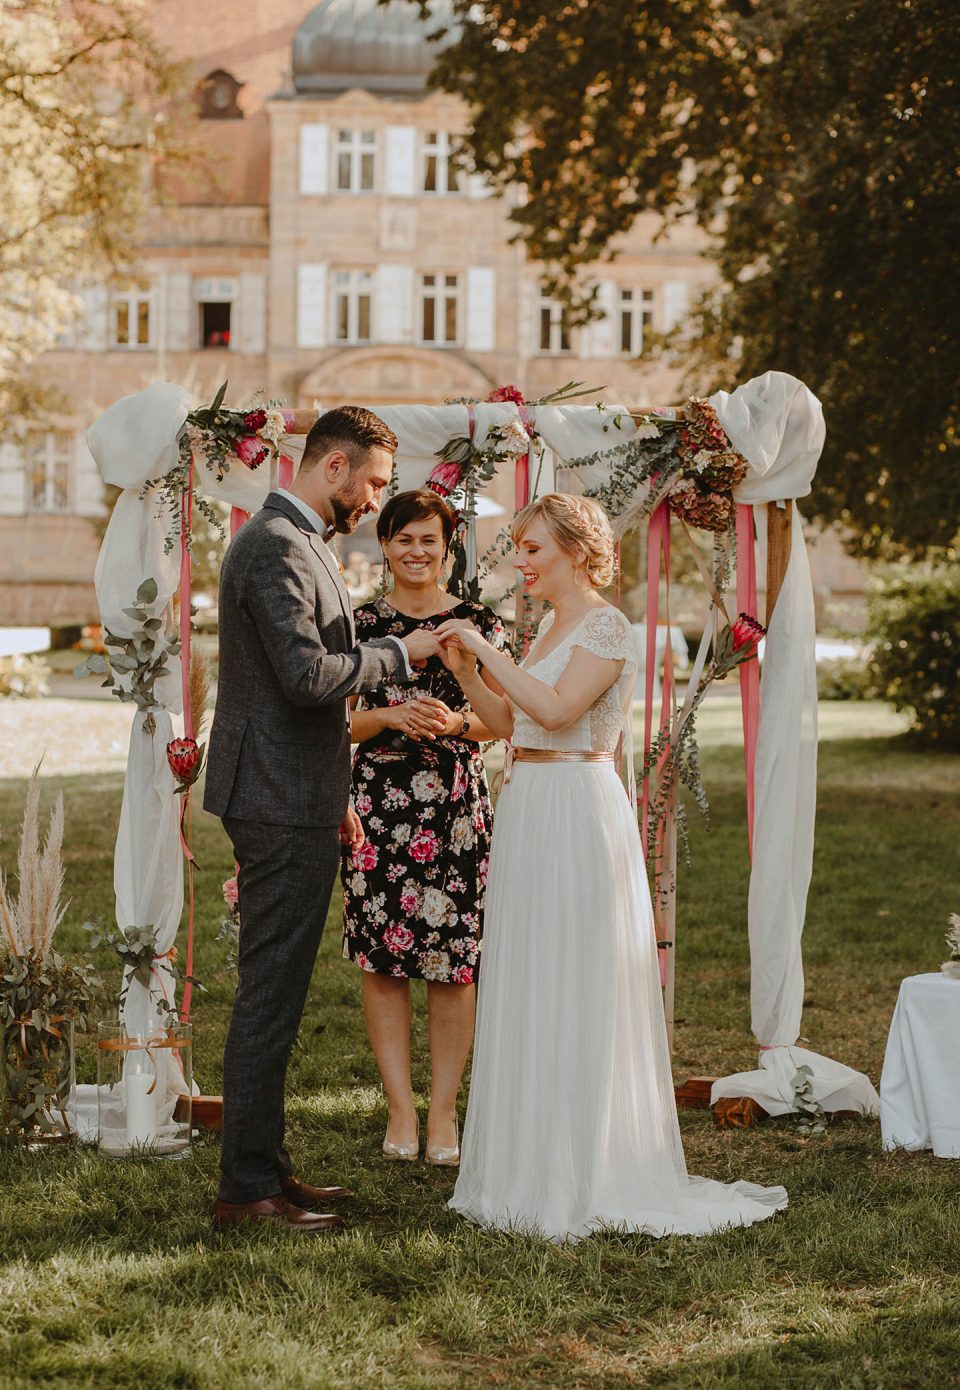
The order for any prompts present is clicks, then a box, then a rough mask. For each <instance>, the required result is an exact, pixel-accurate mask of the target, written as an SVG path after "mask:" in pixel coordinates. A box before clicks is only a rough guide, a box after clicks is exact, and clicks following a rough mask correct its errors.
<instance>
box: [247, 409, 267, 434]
mask: <svg viewBox="0 0 960 1390" xmlns="http://www.w3.org/2000/svg"><path fill="white" fill-rule="evenodd" d="M266 423H267V412H266V411H265V410H264V409H263V408H262V406H261V407H258V409H256V410H250V411H248V412H247V414H246V415H244V417H243V428H244V429H245V430H248V431H249V433H250V434H259V433H260V431H261V430H262V429H263V427H264V425H265V424H266Z"/></svg>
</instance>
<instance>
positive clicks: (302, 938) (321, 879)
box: [220, 817, 340, 1202]
mask: <svg viewBox="0 0 960 1390" xmlns="http://www.w3.org/2000/svg"><path fill="white" fill-rule="evenodd" d="M223 824H224V827H225V829H226V831H227V834H228V835H229V836H230V839H231V841H232V842H233V848H234V853H235V855H236V858H237V862H238V863H239V865H240V873H239V876H238V880H237V886H238V889H239V895H240V950H239V973H240V983H239V985H238V986H237V995H236V999H235V1001H234V1005H233V1014H232V1016H231V1019H230V1028H229V1031H228V1033H227V1043H226V1048H225V1050H224V1057H223V1145H222V1150H221V1159H220V1172H221V1181H220V1196H221V1197H222V1198H223V1200H224V1201H226V1202H256V1201H259V1200H260V1199H261V1198H263V1197H272V1196H274V1195H276V1194H277V1193H278V1192H279V1191H280V1178H281V1176H283V1175H284V1174H288V1173H290V1172H291V1171H292V1168H291V1163H290V1157H289V1155H288V1153H287V1151H286V1149H285V1148H284V1104H283V1097H284V1087H285V1084H286V1074H287V1063H288V1061H289V1057H290V1050H291V1048H292V1047H293V1044H294V1041H295V1040H296V1036H297V1029H298V1027H299V1025H300V1018H301V1015H302V1013H303V1006H304V1004H305V1002H306V998H307V988H308V986H309V984H310V975H311V972H312V970H313V966H314V962H315V961H316V958H317V951H318V950H319V948H320V940H321V937H322V936H323V926H324V922H325V921H326V917H327V910H328V908H329V906H330V895H331V893H332V891H333V885H334V881H335V879H336V875H337V868H338V865H339V859H340V843H339V836H338V833H337V830H336V829H335V828H331V827H329V826H319V827H315V826H293V825H264V824H262V823H260V822H255V821H247V820H238V819H235V818H233V817H224V821H223Z"/></svg>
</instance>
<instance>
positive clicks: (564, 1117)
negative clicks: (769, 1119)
mask: <svg viewBox="0 0 960 1390" xmlns="http://www.w3.org/2000/svg"><path fill="white" fill-rule="evenodd" d="M551 621H552V615H548V617H547V618H546V619H545V620H544V623H543V624H541V628H540V634H539V636H538V644H537V645H542V642H541V640H540V639H542V637H543V635H544V634H545V633H546V632H547V631H549V627H550V624H551ZM575 646H581V647H584V648H586V649H587V650H589V651H591V652H595V653H596V654H597V655H598V656H601V657H607V658H615V659H618V660H623V662H624V665H623V669H622V671H621V674H620V677H619V679H618V680H617V682H616V683H615V684H614V685H613V686H611V687H610V689H609V690H608V691H606V692H605V693H604V695H602V696H601V697H600V699H599V700H598V701H597V702H596V703H595V704H594V705H593V707H592V708H591V709H590V710H588V711H587V713H586V714H584V715H583V716H582V717H581V718H580V719H579V720H577V721H576V722H575V723H574V724H572V725H570V726H569V727H568V728H566V729H563V730H560V731H556V732H553V733H550V732H548V731H547V730H545V729H544V728H542V727H541V726H540V725H538V724H536V723H535V722H534V721H533V720H532V719H530V718H529V717H528V716H526V715H525V714H523V713H522V711H520V710H517V713H516V721H515V729H514V746H515V748H518V749H522V748H532V749H551V750H567V751H594V752H607V753H610V752H613V750H615V748H616V747H617V744H618V741H619V738H620V734H621V731H622V728H623V717H624V714H625V713H628V712H629V710H630V702H631V696H632V689H633V683H634V678H635V675H636V655H635V647H634V639H633V634H632V631H631V629H630V625H629V623H628V622H627V620H626V619H625V618H624V616H623V615H622V614H621V613H620V612H618V611H617V610H616V609H614V608H611V607H608V606H604V607H602V608H598V609H594V610H592V611H591V612H590V613H589V614H587V615H586V617H585V618H584V619H583V620H582V621H581V623H580V624H579V625H578V626H577V627H576V628H575V629H574V630H573V631H572V632H571V633H569V634H568V635H567V637H566V638H565V639H564V640H563V641H562V642H561V643H560V644H559V646H557V647H556V648H555V649H554V650H553V651H551V652H550V653H549V654H548V655H547V656H545V657H544V658H543V659H542V660H538V659H537V648H536V646H535V647H534V649H533V651H532V652H531V654H530V658H528V663H527V668H526V669H527V670H529V671H530V672H531V673H532V674H534V675H536V677H537V678H538V679H539V680H542V681H545V682H547V683H549V684H551V685H554V684H556V682H557V680H558V679H559V677H560V675H561V674H562V672H563V669H564V667H565V666H566V664H567V662H568V660H569V658H570V654H571V652H572V650H573V648H574V647H575ZM786 1204H787V1194H786V1191H785V1190H784V1189H783V1188H782V1187H759V1186H757V1185H755V1184H753V1183H748V1182H735V1183H730V1184H724V1183H720V1182H716V1181H712V1180H709V1179H706V1178H698V1177H691V1176H689V1175H688V1174H687V1171H686V1165H685V1162H684V1157H683V1148H682V1145H681V1142H680V1131H679V1126H678V1124H677V1113H676V1105H675V1102H674V1093H673V1081H672V1077H671V1071H670V1058H669V1053H668V1049H667V1036H666V1026H665V1022H664V1014H663V1002H662V998H661V993H660V985H659V971H658V964H657V949H656V942H655V939H654V930H653V919H652V912H651V906H650V895H649V890H648V887H647V880H646V872H645V869H644V864H643V858H642V854H641V846H640V836H639V832H638V829H637V823H636V819H635V816H634V813H633V810H632V808H631V806H630V803H629V800H628V798H627V796H626V794H625V792H624V789H623V785H622V783H621V781H620V779H619V777H618V775H617V771H616V767H615V764H614V762H613V760H612V759H609V760H606V761H593V762H591V761H551V762H540V763H538V762H527V761H517V762H515V763H514V765H513V768H512V774H511V777H510V781H509V783H508V784H507V785H505V786H504V788H503V790H502V792H501V795H500V800H499V803H498V806H497V812H496V818H495V822H494V834H493V847H492V852H491V860H490V872H489V881H488V886H487V899H486V914H485V925H484V944H483V958H482V968H481V971H480V987H479V1000H478V1015H477V1033H476V1041H475V1046H474V1057H473V1072H472V1082H471V1086H470V1096H469V1102H468V1107H467V1116H466V1123H465V1127H464V1134H463V1143H462V1158H461V1166H460V1174H459V1178H458V1181H457V1185H456V1189H455V1191H454V1195H453V1198H452V1200H451V1203H450V1205H451V1206H452V1207H453V1208H454V1209H455V1210H457V1211H458V1212H460V1213H461V1214H462V1215H464V1216H465V1217H468V1218H470V1219H472V1220H474V1221H476V1222H479V1223H481V1224H482V1225H485V1226H491V1227H495V1228H498V1229H518V1230H526V1231H534V1232H538V1233H540V1234H542V1235H544V1236H546V1237H548V1238H549V1239H552V1240H564V1239H576V1238H578V1237H581V1236H585V1235H588V1234H589V1233H590V1232H592V1231H595V1230H597V1229H600V1228H603V1227H615V1228H618V1229H621V1230H628V1231H643V1232H647V1233H649V1234H651V1235H654V1236H663V1235H667V1234H669V1233H678V1234H687V1235H701V1234H704V1233H706V1232H710V1231H717V1230H721V1229H723V1228H724V1227H730V1226H747V1225H751V1224H752V1223H753V1222H755V1221H762V1220H764V1219H765V1218H767V1217H769V1216H771V1215H773V1213H774V1212H775V1211H776V1210H778V1209H780V1208H782V1207H785V1206H786Z"/></svg>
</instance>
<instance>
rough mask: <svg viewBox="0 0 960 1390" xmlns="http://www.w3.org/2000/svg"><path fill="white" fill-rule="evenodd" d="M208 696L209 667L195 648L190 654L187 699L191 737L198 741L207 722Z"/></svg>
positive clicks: (205, 659) (204, 658)
mask: <svg viewBox="0 0 960 1390" xmlns="http://www.w3.org/2000/svg"><path fill="white" fill-rule="evenodd" d="M209 695H210V667H209V665H208V664H207V658H206V657H205V656H204V655H203V653H202V652H201V651H198V650H197V648H196V647H193V648H192V649H191V652H190V680H189V683H188V686H187V698H188V699H189V701H190V716H191V718H192V720H193V736H194V738H196V739H199V737H200V732H201V730H202V729H203V726H204V724H205V723H206V720H207V699H208V697H209Z"/></svg>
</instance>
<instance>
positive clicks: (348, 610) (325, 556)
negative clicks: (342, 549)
mask: <svg viewBox="0 0 960 1390" xmlns="http://www.w3.org/2000/svg"><path fill="white" fill-rule="evenodd" d="M306 537H307V540H308V541H309V542H310V548H311V550H312V551H313V552H314V554H315V555H316V556H317V558H318V559H319V561H320V563H321V564H322V565H323V566H324V567H325V569H326V571H327V573H328V574H329V576H330V578H331V579H332V580H333V582H334V584H335V585H336V589H337V595H338V597H339V599H340V607H341V608H342V609H343V616H344V617H345V618H346V620H347V627H348V629H349V631H350V645H351V647H352V646H353V644H354V642H355V641H356V632H355V630H354V626H353V604H352V603H351V602H350V595H349V593H348V592H347V586H346V584H344V582H343V576H342V574H341V573H340V566H339V565H338V564H337V558H336V556H335V555H334V553H333V551H332V550H331V549H330V547H329V546H328V545H327V543H326V541H325V540H324V539H323V537H322V536H318V535H317V533H316V531H307V532H306Z"/></svg>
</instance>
